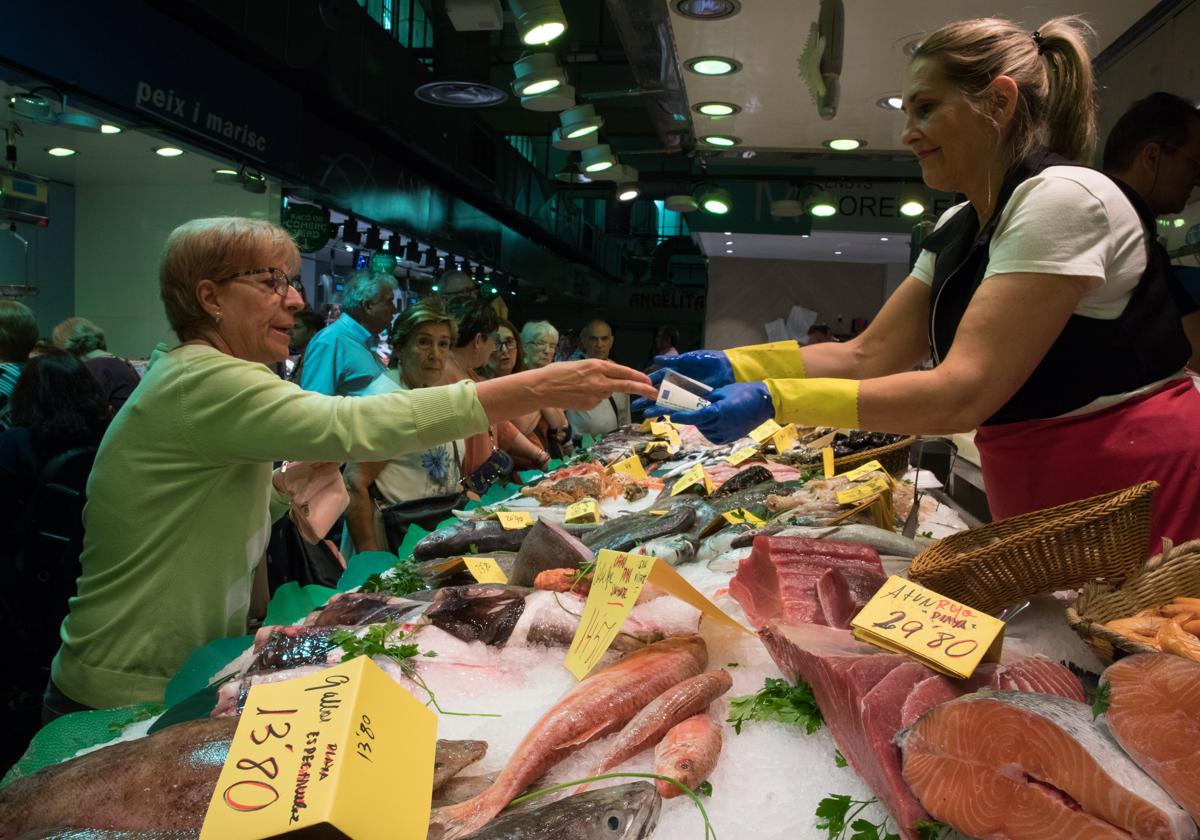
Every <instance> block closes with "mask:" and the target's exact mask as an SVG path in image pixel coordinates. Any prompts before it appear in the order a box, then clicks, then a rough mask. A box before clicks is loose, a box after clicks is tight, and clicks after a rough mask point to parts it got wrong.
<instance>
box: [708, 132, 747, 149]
mask: <svg viewBox="0 0 1200 840" xmlns="http://www.w3.org/2000/svg"><path fill="white" fill-rule="evenodd" d="M700 140H701V142H704V143H707V144H708V145H710V146H736V145H737V144H738V143H741V142H742V139H741V138H740V137H733V136H731V135H729V134H708V135H706V136H704V137H701V138H700Z"/></svg>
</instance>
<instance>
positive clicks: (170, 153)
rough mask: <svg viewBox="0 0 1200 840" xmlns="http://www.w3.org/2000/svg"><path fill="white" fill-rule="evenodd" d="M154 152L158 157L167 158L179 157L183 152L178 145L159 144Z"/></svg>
mask: <svg viewBox="0 0 1200 840" xmlns="http://www.w3.org/2000/svg"><path fill="white" fill-rule="evenodd" d="M154 154H156V155H158V156H159V157H167V158H172V157H179V156H180V155H181V154H183V149H181V148H179V147H178V146H159V147H158V148H156V149H155V150H154Z"/></svg>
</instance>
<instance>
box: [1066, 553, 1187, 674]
mask: <svg viewBox="0 0 1200 840" xmlns="http://www.w3.org/2000/svg"><path fill="white" fill-rule="evenodd" d="M1180 595H1181V596H1184V597H1187V598H1200V540H1192V541H1191V542H1186V543H1184V544H1183V545H1180V546H1176V547H1175V548H1174V549H1171V548H1169V547H1168V549H1167V550H1166V551H1164V553H1163V554H1156V555H1154V556H1153V557H1151V558H1150V559H1149V560H1148V561H1147V562H1146V566H1145V568H1144V570H1143V571H1142V573H1141V574H1139V575H1137V576H1136V577H1132V578H1130V579H1129V580H1127V581H1125V583H1123V584H1122V585H1120V586H1113V585H1111V584H1105V583H1100V582H1092V583H1089V584H1086V585H1085V586H1084V587H1083V592H1081V593H1080V595H1079V598H1078V599H1077V600H1076V601H1075V603H1074V604H1073V605H1072V606H1070V607H1067V623H1068V624H1069V625H1071V629H1072V630H1074V631H1075V632H1076V633H1078V634H1079V635H1080V636H1082V637H1083V640H1084V641H1085V642H1087V643H1088V645H1089V646H1090V647H1091V648H1092V650H1093V651H1094V652H1095V654H1096V658H1097V659H1099V660H1100V661H1101V662H1103V663H1104V664H1105V665H1108V664H1109V663H1111V662H1112V661H1113V659H1115V658H1116V656H1117V652H1118V651H1124V652H1125V653H1160V651H1159V650H1158V648H1154V647H1151V646H1150V645H1146V644H1143V643H1141V642H1138V641H1136V640H1134V639H1131V638H1130V637H1128V636H1124V635H1122V634H1120V633H1117V632H1116V631H1114V630H1110V629H1108V628H1107V627H1105V626H1104V623H1105V622H1107V621H1112V620H1113V619H1114V618H1125V617H1127V616H1131V615H1135V614H1137V613H1139V612H1141V611H1142V610H1144V609H1146V608H1148V607H1157V606H1158V605H1160V604H1165V603H1167V602H1168V601H1170V600H1171V599H1172V598H1174V597H1176V596H1180Z"/></svg>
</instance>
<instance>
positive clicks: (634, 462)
mask: <svg viewBox="0 0 1200 840" xmlns="http://www.w3.org/2000/svg"><path fill="white" fill-rule="evenodd" d="M608 468H609V469H610V470H612V471H613V472H615V473H623V474H624V475H628V476H631V477H632V478H636V479H637V480H638V481H645V480H646V468H645V467H643V466H642V459H641V458H639V457H638V456H636V455H630V456H629V457H628V458H625V459H624V460H622V461H617V462H615V463H613V464H610V465H609V467H608Z"/></svg>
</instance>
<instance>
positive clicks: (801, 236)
mask: <svg viewBox="0 0 1200 840" xmlns="http://www.w3.org/2000/svg"><path fill="white" fill-rule="evenodd" d="M800 238H801V239H808V234H807V233H802V234H800Z"/></svg>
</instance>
